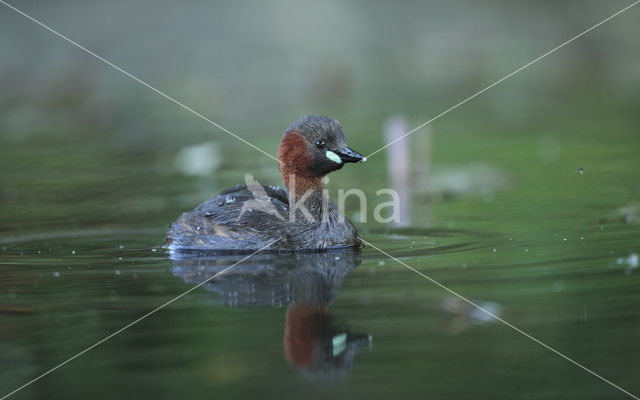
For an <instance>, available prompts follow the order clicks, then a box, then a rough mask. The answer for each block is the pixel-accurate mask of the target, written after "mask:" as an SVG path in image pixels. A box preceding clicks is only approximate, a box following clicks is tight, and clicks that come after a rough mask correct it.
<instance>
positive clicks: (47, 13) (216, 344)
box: [0, 0, 640, 399]
mask: <svg viewBox="0 0 640 400" xmlns="http://www.w3.org/2000/svg"><path fill="white" fill-rule="evenodd" d="M630 2H631V0H625V1H622V0H612V1H606V2H605V1H599V0H561V1H556V0H537V1H524V0H509V1H508V0H493V1H483V2H477V1H471V0H453V1H402V2H382V1H350V2H340V1H323V2H311V1H293V0H287V1H283V0H279V1H270V2H261V1H243V2H234V1H224V2H221V1H216V2H212V1H188V2H175V1H165V0H160V1H151V0H141V1H135V2H131V1H110V2H95V1H94V2H87V1H79V0H65V1H55V2H53V1H47V2H43V1H35V0H14V1H13V2H12V4H14V5H15V6H16V7H18V8H20V9H21V10H23V11H24V12H26V13H27V14H29V15H31V16H33V17H34V18H36V19H38V20H40V21H42V22H43V23H45V24H47V25H49V26H51V27H52V28H53V29H55V30H57V31H59V32H60V33H61V34H63V35H66V36H68V37H69V38H71V39H72V40H74V41H76V42H78V43H79V44H81V45H83V46H86V47H87V48H88V49H90V50H91V51H94V52H95V53H97V54H98V55H100V56H102V57H104V58H105V59H107V60H109V61H110V62H112V63H114V64H115V65H117V66H119V67H121V68H123V69H124V70H126V71H128V72H130V73H131V74H133V75H135V76H137V77H139V78H140V79H142V80H144V81H145V82H148V83H149V84H150V85H152V86H154V87H156V88H158V89H159V90H162V91H164V92H165V93H167V94H168V95H170V96H172V97H174V98H175V99H177V100H179V101H181V102H183V103H185V104H186V105H188V106H189V107H192V108H193V109H194V110H196V111H198V112H200V113H202V114H203V115H205V116H207V117H208V118H210V119H211V120H213V121H216V122H217V123H220V124H221V125H222V126H224V127H226V128H227V129H229V130H231V131H233V132H235V133H236V134H238V135H240V136H241V137H243V138H245V139H247V140H248V141H250V142H252V143H254V144H255V145H257V146H258V147H260V148H262V149H264V150H265V151H267V152H269V153H270V154H275V153H276V149H277V147H278V144H279V141H280V137H281V134H282V132H283V130H284V129H285V127H286V126H287V125H288V124H289V123H290V122H291V121H293V120H295V119H297V118H298V117H300V116H302V115H306V114H324V115H328V116H331V117H334V118H336V119H338V120H340V122H341V123H342V125H343V126H344V129H345V132H346V134H347V140H348V142H349V144H350V146H351V147H352V148H354V149H356V150H358V151H360V152H362V153H363V154H369V153H371V152H373V151H375V150H377V149H378V148H380V147H381V146H382V145H383V144H384V143H385V136H384V129H385V126H387V124H388V122H389V120H390V118H395V117H399V118H400V119H399V121H404V123H405V124H406V126H407V128H408V129H412V128H413V127H415V126H418V125H420V124H422V123H423V122H425V121H427V120H429V119H430V118H432V117H434V116H435V115H437V114H439V113H441V112H442V111H444V110H446V109H447V108H449V107H450V106H452V105H454V104H456V103H458V102H459V101H461V100H463V99H465V98H467V97H468V96H470V95H472V94H474V93H476V92H477V91H479V90H481V89H483V88H485V87H486V86H488V85H490V84H492V83H493V82H495V81H496V80H498V79H500V78H502V77H503V76H505V75H507V74H509V73H511V72H512V71H514V70H516V69H517V68H519V67H521V66H522V65H524V64H526V63H528V62H529V61H531V60H532V59H534V58H536V57H538V56H540V55H541V54H543V53H545V52H547V51H548V50H550V49H552V48H553V47H555V46H557V45H559V44H561V43H563V42H564V41H566V40H568V39H570V38H571V37H573V36H574V35H576V34H578V33H580V32H582V31H584V30H585V29H587V28H588V27H590V26H592V25H594V24H595V23H597V22H600V21H602V20H603V19H604V18H606V17H608V16H609V15H611V14H613V13H614V12H616V11H618V10H620V9H622V8H623V7H625V6H627V5H628V4H630ZM639 18H640V5H639V6H636V7H634V8H632V9H630V10H629V11H627V12H625V13H623V14H621V15H619V16H618V17H616V18H614V19H613V20H611V21H609V22H607V23H605V24H603V25H602V26H600V27H598V28H597V29H595V30H593V31H592V32H590V33H588V34H587V35H585V36H584V37H582V38H580V39H578V40H576V41H575V42H573V43H571V44H569V45H567V46H566V47H564V48H562V49H561V50H559V51H558V52H556V53H554V54H552V55H550V56H548V57H546V58H544V59H543V60H541V61H540V62H538V63H536V64H534V65H532V66H530V67H529V68H527V69H525V70H524V71H522V72H520V73H518V74H517V75H515V76H513V77H512V78H510V79H509V80H507V81H505V82H503V83H501V84H500V85H498V86H496V87H494V88H492V89H491V90H489V91H487V92H485V93H483V94H482V95H481V96H478V97H477V98H475V99H473V100H472V101H470V102H468V103H467V104H465V105H463V106H461V107H460V108H458V109H456V110H454V111H452V112H450V113H449V114H447V115H445V116H443V117H442V118H439V119H438V120H436V121H435V122H433V123H432V124H430V126H429V127H428V128H424V129H422V130H420V131H418V132H416V133H415V134H413V135H411V136H410V137H409V138H407V141H406V142H405V143H406V144H407V145H408V147H409V150H410V152H409V160H399V159H394V158H393V157H390V156H389V154H388V153H387V152H381V153H378V154H376V155H374V156H373V157H371V159H370V160H369V162H367V163H366V164H363V165H349V166H348V167H345V168H344V169H342V170H341V171H340V172H339V173H336V174H333V175H331V181H330V183H329V188H330V191H331V195H332V197H333V198H334V200H335V199H336V197H337V196H336V194H337V190H338V189H340V188H345V189H348V188H352V187H358V188H361V189H363V190H364V191H365V193H367V195H368V198H369V199H370V201H371V202H373V203H374V205H375V202H376V194H375V193H376V190H378V189H380V188H383V187H387V186H390V185H393V184H394V182H391V180H390V179H389V177H388V175H387V174H388V170H389V168H390V166H391V165H397V164H402V163H406V162H407V161H409V162H408V163H407V164H408V166H409V175H410V180H409V184H410V189H411V190H410V193H409V196H410V201H409V202H408V204H409V205H410V207H411V213H410V216H409V218H410V219H409V225H411V226H410V227H405V228H402V229H397V230H395V229H390V228H389V227H386V226H385V227H381V226H380V225H378V224H376V223H375V222H374V221H373V218H372V209H373V206H370V208H369V210H368V220H369V222H367V223H362V222H361V221H359V220H358V208H357V202H354V201H350V202H348V203H347V215H348V216H349V217H351V218H352V219H353V220H354V222H356V225H357V226H358V229H359V231H360V232H361V234H362V235H363V237H364V238H365V239H367V240H370V241H371V242H372V243H375V244H376V245H378V246H380V247H382V248H384V249H385V250H387V251H390V252H392V253H393V254H395V255H397V256H401V257H403V259H404V260H405V261H406V262H407V263H408V264H410V265H412V266H414V267H416V268H420V269H421V271H424V272H425V273H427V274H429V276H433V277H434V278H435V279H437V280H438V281H441V282H443V283H445V284H447V285H450V286H451V287H452V288H453V289H455V290H459V291H460V292H461V293H463V294H465V295H467V296H470V298H471V299H473V300H476V299H479V300H478V301H479V302H480V303H481V304H485V303H482V301H487V302H488V303H487V304H495V307H496V308H497V309H499V310H502V312H503V313H504V315H505V318H506V319H507V320H509V321H512V322H515V323H516V325H518V326H519V327H522V328H523V329H524V330H526V331H527V332H531V333H532V334H533V335H534V336H536V337H538V336H539V337H540V338H542V339H544V341H545V342H548V343H550V344H551V345H553V346H557V347H558V348H559V349H561V350H562V351H567V352H568V353H569V354H570V355H571V356H575V357H576V358H577V359H578V360H579V361H580V362H584V363H585V365H587V366H589V367H593V368H594V370H596V371H598V372H602V373H603V375H604V376H606V377H607V378H610V379H612V380H613V381H615V382H616V383H618V384H620V385H621V386H623V387H625V388H628V389H629V390H631V391H633V390H636V389H637V386H638V383H637V371H638V366H639V365H640V363H639V360H640V358H639V357H638V354H640V348H639V346H640V344H639V343H638V341H637V331H638V328H639V326H638V324H639V323H640V318H639V315H638V313H639V312H640V311H639V310H640V308H638V303H639V301H640V299H639V298H638V296H639V295H638V291H637V287H638V285H637V279H638V276H639V275H638V272H637V268H638V251H639V250H640V249H639V248H638V237H640V227H639V225H638V221H639V220H640V217H639V215H640V212H639V210H640V161H638V160H639V159H640V158H639V157H638V149H640V113H639V110H640V68H639V67H640V51H638V50H639V43H638V38H640V24H638V20H639ZM394 120H396V121H398V119H394ZM194 160H195V161H197V162H194ZM581 168H582V169H583V170H582V172H583V173H580V172H579V171H580V169H581ZM246 172H251V173H253V174H254V175H255V176H256V178H257V179H258V180H259V181H260V182H261V183H265V184H280V177H279V173H278V169H277V164H276V163H275V162H274V161H273V160H271V159H270V158H268V157H266V156H264V155H262V154H261V153H259V152H257V151H255V150H254V149H251V148H249V147H248V146H246V145H245V144H243V143H241V142H240V141H238V140H236V139H234V138H233V137H231V136H229V135H228V134H226V133H224V132H221V131H220V130H219V129H217V128H215V127H213V126H211V125H210V124H208V123H207V122H205V121H203V120H201V119H199V118H197V117H195V116H194V115H193V114H191V113H189V112H187V111H185V110H184V109H181V108H180V107H178V106H176V105H175V104H173V103H171V102H170V101H168V100H167V99H165V98H163V97H162V96H160V95H158V94H157V93H154V92H153V91H152V90H150V89H148V88H146V87H144V86H143V85H141V84H139V83H138V82H135V81H134V80H132V79H130V78H129V77H127V76H125V75H124V74H122V73H121V72H118V71H117V70H115V69H113V68H112V67H110V66H108V65H106V64H105V63H103V62H101V61H99V60H97V59H95V58H94V57H92V56H90V55H88V54H86V53H85V52H83V51H81V50H80V49H78V48H77V47H74V46H72V45H71V44H69V43H68V42H65V41H64V40H62V39H61V38H59V37H56V36H55V35H54V34H52V33H51V32H48V31H46V30H45V29H43V28H42V27H40V26H38V25H37V24H35V23H34V22H32V21H29V20H28V19H26V18H24V17H23V16H21V15H19V14H17V13H15V12H14V11H12V10H10V9H9V8H7V7H6V6H4V5H0V249H1V250H2V251H1V252H0V254H1V255H2V263H1V264H2V265H0V267H1V268H0V284H2V291H0V295H2V297H1V299H2V301H1V302H0V313H1V314H0V316H1V317H2V326H1V327H0V346H1V349H0V350H2V351H0V366H1V367H2V368H0V370H1V371H2V372H3V374H1V375H2V376H0V387H1V388H2V390H3V391H2V392H0V395H3V394H4V393H5V392H8V391H9V390H13V389H14V388H15V387H18V386H19V385H22V384H23V383H24V382H25V381H27V380H28V379H32V378H33V377H35V376H37V374H39V373H42V372H44V371H46V370H47V369H48V368H50V367H52V366H54V365H55V363H57V362H60V361H62V360H64V359H66V358H67V357H69V356H70V355H72V354H75V353H77V352H78V351H80V350H82V349H84V348H86V346H88V345H90V344H93V343H95V342H96V341H98V340H100V339H102V338H104V337H105V336H106V335H108V334H110V333H112V332H114V331H115V330H117V329H119V328H121V327H122V326H123V324H124V323H126V322H129V321H132V320H134V319H135V318H138V317H139V316H140V315H142V314H143V313H144V312H147V311H149V310H151V309H153V308H154V307H157V306H158V305H159V304H162V303H164V302H165V301H167V300H168V299H170V298H172V297H174V296H177V295H178V294H180V293H182V292H184V291H185V290H187V289H189V288H191V287H192V284H191V283H188V282H183V281H182V280H181V279H179V278H178V277H176V276H173V275H172V274H171V273H169V272H168V270H169V269H170V268H171V262H170V261H169V260H168V259H167V256H166V255H164V254H163V253H162V251H161V250H159V249H158V246H159V245H160V244H161V243H162V239H163V236H164V233H165V231H166V228H167V226H168V224H169V223H170V222H171V221H173V220H174V219H175V218H176V217H177V216H178V215H179V213H181V212H183V211H185V210H189V209H191V208H193V207H194V206H195V205H197V204H198V203H200V202H202V201H204V200H205V199H207V198H208V197H209V196H211V195H213V194H215V193H217V192H218V191H220V190H222V189H225V188H227V187H229V186H232V185H235V184H238V183H241V182H242V180H243V177H244V174H245V173H246ZM352 200H355V199H352ZM382 200H384V201H386V200H388V198H386V197H385V198H384V199H382ZM425 228H427V229H425ZM5 288H6V290H5ZM342 288H343V289H344V290H343V293H341V294H340V296H338V297H339V300H338V301H337V302H336V304H333V305H332V312H333V313H334V314H335V315H336V316H337V317H338V319H342V320H345V319H348V320H349V322H350V324H351V325H352V326H355V327H356V328H357V329H356V331H358V332H367V333H369V332H370V333H372V334H373V337H374V340H375V344H374V347H373V352H372V353H365V354H363V355H361V356H359V358H358V359H356V362H355V363H354V366H355V367H354V371H353V374H351V376H350V378H349V379H350V381H348V382H349V384H344V385H341V384H337V385H335V386H331V385H323V386H322V390H318V388H319V385H315V384H314V383H311V384H309V382H307V381H305V380H302V379H299V378H300V377H299V374H297V373H296V372H295V371H292V369H291V368H290V367H289V366H288V365H287V364H286V363H285V361H284V357H283V353H282V349H281V346H282V332H283V321H284V315H285V313H286V310H285V309H284V308H282V309H277V310H273V309H270V308H267V309H252V310H243V309H238V310H236V309H229V308H223V307H212V304H213V302H211V300H210V297H209V295H210V293H207V292H205V291H199V292H197V293H195V292H194V294H193V296H189V297H187V298H184V299H182V300H181V302H179V303H176V304H175V305H172V306H171V307H169V308H168V309H166V310H162V312H160V313H158V315H154V316H153V318H149V320H148V321H144V322H143V323H141V324H139V325H137V326H136V327H133V328H131V329H130V330H129V331H127V332H126V333H125V334H123V335H121V336H118V337H117V338H114V340H112V341H110V342H109V343H106V344H105V345H104V346H101V347H98V348H96V349H95V350H93V353H90V354H88V355H87V356H86V357H84V358H82V359H79V360H77V361H74V363H70V365H68V366H65V368H61V369H60V370H59V371H56V374H52V375H51V376H49V377H47V378H45V379H43V380H42V381H40V382H39V383H38V384H36V385H33V386H32V387H31V388H29V390H25V391H24V392H23V395H24V396H25V397H24V398H51V397H64V398H76V397H77V398H86V397H87V393H90V395H91V396H97V398H113V397H114V393H115V394H118V395H119V397H127V396H131V393H135V394H136V395H137V396H138V397H140V398H144V397H145V396H146V397H154V398H155V397H156V396H157V397H162V396H167V397H168V396H173V397H176V396H184V393H185V388H188V389H189V391H190V392H189V393H190V395H192V394H197V395H198V396H199V397H202V398H205V397H207V398H209V397H211V396H213V395H222V396H225V397H230V398H233V396H236V397H238V396H239V395H241V394H246V396H244V397H251V396H254V397H255V396H257V395H260V396H261V397H262V396H269V395H271V396H277V397H278V398H288V397H292V398H293V397H295V398H299V397H300V396H301V394H302V395H308V396H310V397H311V398H313V397H314V396H315V397H321V396H322V397H323V398H326V397H327V396H326V395H327V394H328V395H330V396H331V397H335V398H353V397H354V395H363V396H365V397H367V398H369V397H371V398H375V397H378V398H389V397H391V396H400V395H404V396H405V397H417V396H416V394H421V395H422V394H425V396H424V397H434V398H437V397H442V398H477V397H478V396H480V397H496V396H498V395H499V394H503V393H508V395H506V396H507V397H510V398H541V397H545V396H546V397H549V398H559V397H562V396H563V395H566V396H565V397H580V398H594V399H602V398H606V397H608V396H613V394H614V393H615V392H613V389H612V388H611V387H609V386H608V385H606V384H604V383H603V382H601V381H599V380H597V379H595V378H593V377H590V376H588V375H587V374H585V373H584V371H582V370H580V369H578V368H576V367H575V366H574V365H572V364H569V363H566V362H565V361H564V360H561V359H559V358H557V357H555V356H554V355H552V354H550V353H548V352H547V351H545V350H544V349H542V348H538V347H537V346H536V345H535V344H534V343H530V342H528V341H527V340H526V339H525V338H523V337H521V336H519V335H517V334H515V333H514V332H512V331H510V330H509V329H507V328H505V327H504V326H502V325H499V324H495V323H494V324H484V323H483V324H482V325H477V324H476V322H474V320H473V318H471V317H469V316H468V315H467V314H470V313H472V311H476V310H467V309H466V308H465V307H464V304H459V303H458V300H457V299H456V298H451V297H450V296H449V297H447V296H448V295H447V294H446V293H445V292H443V291H440V290H439V289H437V288H434V287H432V286H430V285H429V283H428V282H426V281H423V280H418V279H416V275H415V274H414V273H412V272H410V271H407V270H406V269H404V267H401V266H399V265H396V264H394V263H392V262H391V261H390V260H389V259H388V258H387V257H385V256H383V255H380V254H378V253H376V252H375V251H374V250H372V249H371V248H365V249H364V256H363V262H362V264H361V265H360V266H359V267H358V268H357V269H355V270H354V272H353V273H352V274H350V275H349V276H348V277H347V278H346V279H345V282H344V284H343V285H342ZM443 310H444V311H443ZM443 313H444V314H443ZM501 315H502V314H501ZM449 320H452V321H449ZM449 325H451V326H449ZM554 357H555V358H554ZM5 371H10V372H11V373H6V374H5V373H4V372H5ZM372 383H373V384H372ZM136 390H137V392H136ZM636 393H637V390H636ZM52 394H53V395H54V396H52ZM55 395H58V396H55ZM427 395H430V396H427ZM115 397H118V396H115ZM16 398H18V397H17V396H16Z"/></svg>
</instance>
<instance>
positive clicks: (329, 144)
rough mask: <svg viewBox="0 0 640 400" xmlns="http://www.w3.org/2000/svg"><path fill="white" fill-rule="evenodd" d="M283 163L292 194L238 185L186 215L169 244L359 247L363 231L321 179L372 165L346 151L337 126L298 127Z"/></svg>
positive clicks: (305, 121) (316, 120) (281, 155)
mask: <svg viewBox="0 0 640 400" xmlns="http://www.w3.org/2000/svg"><path fill="white" fill-rule="evenodd" d="M278 159H279V161H280V173H281V175H282V178H283V181H284V182H285V185H286V187H287V188H286V189H283V188H280V187H275V186H264V185H260V184H259V183H257V182H253V179H252V178H251V179H250V180H249V177H247V183H248V184H249V186H248V187H247V186H246V185H239V186H235V187H233V188H231V189H228V190H226V191H224V192H222V193H220V194H219V195H217V196H214V197H212V198H211V199H209V200H207V201H206V202H204V203H202V204H200V205H199V206H198V207H196V208H195V209H194V210H193V211H190V212H187V213H184V214H182V216H180V217H179V218H178V220H177V221H175V222H174V223H173V224H172V225H171V227H170V228H169V232H168V233H167V238H166V241H165V247H167V248H169V249H172V250H215V251H231V252H251V251H256V250H260V249H265V248H266V249H265V250H267V251H307V250H316V251H317V250H325V249H334V248H348V247H359V246H360V245H361V244H360V240H359V239H358V234H357V232H356V229H355V228H354V226H353V224H352V223H351V222H350V221H349V220H347V218H345V217H344V215H342V213H341V212H340V210H338V207H337V206H336V205H335V204H334V203H333V202H332V201H331V200H330V199H329V198H328V195H327V194H326V191H325V190H324V184H323V180H322V179H323V177H324V176H325V175H327V174H329V173H330V172H332V171H337V170H339V169H341V168H342V167H343V166H344V164H345V163H356V162H364V161H366V158H365V157H363V156H362V155H361V154H359V153H357V152H355V151H353V150H352V149H350V148H349V147H347V145H346V142H345V138H344V132H343V131H342V127H341V126H340V124H339V123H338V121H336V120H333V119H331V118H328V117H303V118H300V119H299V120H297V121H295V122H293V123H292V124H291V125H289V127H288V128H287V130H286V131H285V134H284V136H283V138H282V141H281V143H280V147H279V149H278ZM294 210H295V211H294ZM304 210H307V211H308V212H305V211H304ZM294 214H295V215H294Z"/></svg>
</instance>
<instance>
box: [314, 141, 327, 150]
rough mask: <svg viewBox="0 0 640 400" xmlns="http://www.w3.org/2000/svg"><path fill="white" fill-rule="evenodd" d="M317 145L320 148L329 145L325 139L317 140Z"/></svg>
mask: <svg viewBox="0 0 640 400" xmlns="http://www.w3.org/2000/svg"><path fill="white" fill-rule="evenodd" d="M316 147H317V148H319V149H324V148H325V147H327V144H326V143H325V142H324V140H318V141H317V142H316Z"/></svg>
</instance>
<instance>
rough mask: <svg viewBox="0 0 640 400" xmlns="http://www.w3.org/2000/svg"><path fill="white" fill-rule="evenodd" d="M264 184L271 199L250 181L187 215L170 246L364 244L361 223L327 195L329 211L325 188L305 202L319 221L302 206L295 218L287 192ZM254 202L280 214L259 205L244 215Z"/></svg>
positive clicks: (248, 248)
mask: <svg viewBox="0 0 640 400" xmlns="http://www.w3.org/2000/svg"><path fill="white" fill-rule="evenodd" d="M263 188H264V190H265V193H266V194H267V196H268V198H267V199H255V198H254V196H253V194H252V193H251V191H250V190H248V189H247V186H246V185H239V186H235V187H233V188H231V189H228V190H225V191H224V192H222V193H220V194H218V195H217V196H214V197H212V198H210V199H209V200H207V201H206V202H204V203H202V204H200V205H199V206H198V207H196V208H195V209H194V210H193V211H190V212H187V213H183V214H182V216H180V218H178V220H177V221H175V222H174V223H173V224H171V227H170V228H169V232H168V233H167V239H166V241H165V247H167V248H169V249H172V250H185V249H191V250H226V251H255V250H258V249H260V248H263V247H265V246H267V245H268V244H269V243H274V246H273V247H272V248H269V249H267V250H277V251H287V250H290V251H299V250H322V249H330V248H345V247H359V246H360V240H359V239H358V233H357V231H356V229H355V227H354V226H353V224H352V223H351V222H350V221H349V220H348V219H347V218H346V217H344V215H342V213H341V212H340V210H339V209H338V207H337V206H336V205H335V204H334V203H333V202H332V201H331V200H330V199H325V206H324V210H323V204H322V193H321V192H319V191H313V192H312V193H310V195H309V196H308V198H307V201H306V202H305V203H304V205H305V206H306V209H307V210H308V211H309V213H310V214H311V215H312V216H313V219H309V218H308V217H307V215H305V214H304V213H303V212H302V211H301V209H299V208H298V209H297V210H296V217H295V218H293V219H291V218H290V215H289V212H290V208H289V198H288V193H287V191H286V190H285V189H283V188H281V187H275V186H264V185H263ZM248 200H254V201H269V202H270V203H271V205H272V207H275V209H276V210H277V211H278V213H279V214H280V217H277V216H275V215H269V214H267V213H264V212H262V211H260V209H261V207H259V206H258V207H254V208H252V209H250V210H249V209H246V210H245V211H244V212H243V213H242V209H243V205H244V203H245V202H246V201H248ZM254 204H255V203H254ZM265 207H270V206H269V205H265ZM323 211H324V212H323ZM241 213H242V215H240V214H241Z"/></svg>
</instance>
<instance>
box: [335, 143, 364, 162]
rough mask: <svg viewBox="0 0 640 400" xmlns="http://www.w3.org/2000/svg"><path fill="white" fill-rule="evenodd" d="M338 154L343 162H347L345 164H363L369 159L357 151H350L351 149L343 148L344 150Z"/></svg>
mask: <svg viewBox="0 0 640 400" xmlns="http://www.w3.org/2000/svg"><path fill="white" fill-rule="evenodd" d="M337 153H338V156H340V159H341V160H342V162H345V163H347V162H352V163H363V162H366V161H367V157H365V156H363V155H362V154H360V153H358V152H357V151H354V150H352V149H350V148H349V147H343V148H342V149H340V150H338V151H337Z"/></svg>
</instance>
